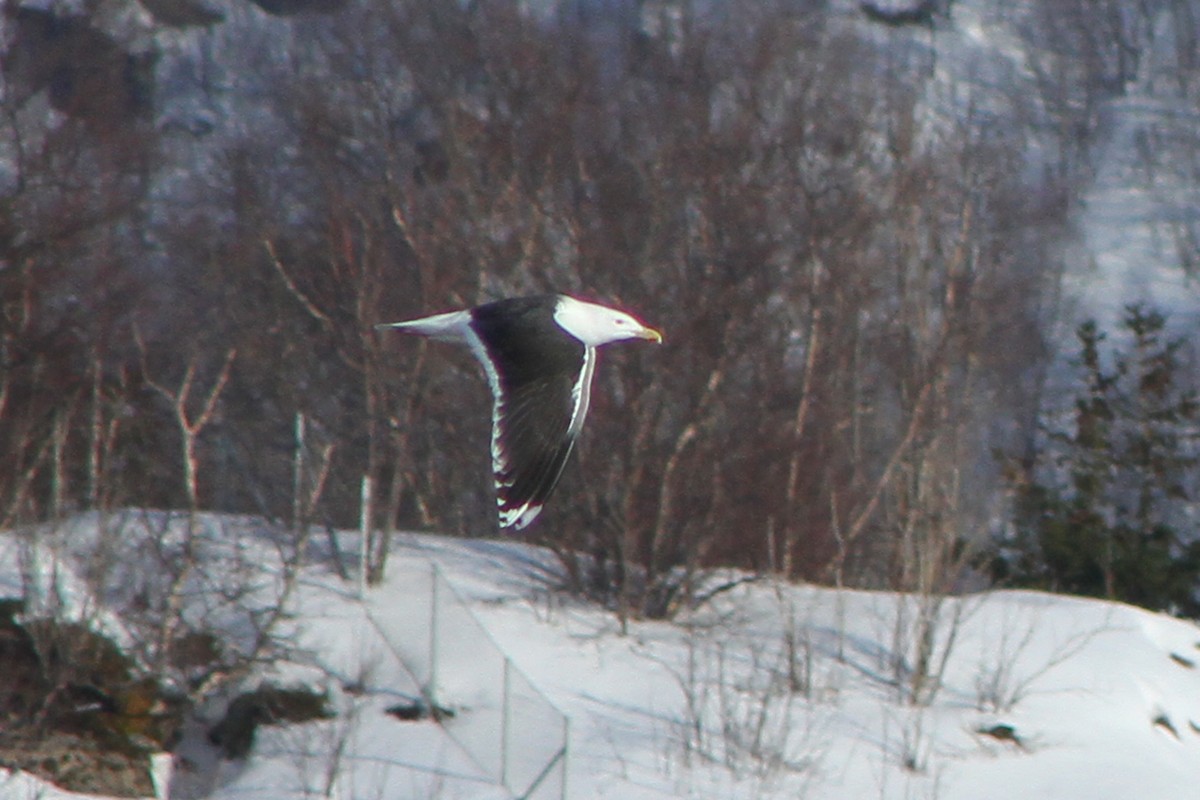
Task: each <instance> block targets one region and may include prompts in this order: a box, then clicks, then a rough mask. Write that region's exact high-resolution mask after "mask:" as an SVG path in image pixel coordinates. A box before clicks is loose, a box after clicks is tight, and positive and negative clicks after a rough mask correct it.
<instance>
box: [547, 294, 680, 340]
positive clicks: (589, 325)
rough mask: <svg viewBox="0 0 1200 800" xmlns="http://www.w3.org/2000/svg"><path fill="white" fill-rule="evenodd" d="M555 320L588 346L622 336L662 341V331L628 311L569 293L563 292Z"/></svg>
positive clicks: (624, 337) (619, 338)
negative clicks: (586, 300) (591, 301)
mask: <svg viewBox="0 0 1200 800" xmlns="http://www.w3.org/2000/svg"><path fill="white" fill-rule="evenodd" d="M554 321H555V322H557V323H558V325H559V327H561V328H562V329H563V330H565V331H566V332H567V333H569V334H571V335H572V336H574V337H575V338H576V339H578V340H579V341H581V342H583V343H584V344H585V345H587V346H588V347H599V346H600V345H602V344H608V343H609V342H619V341H621V340H622V339H649V340H650V341H652V342H662V334H661V333H659V332H658V331H656V330H654V329H653V328H648V327H646V326H645V325H643V324H642V323H641V322H638V321H637V320H636V319H634V318H633V317H632V316H630V315H629V314H626V313H625V312H624V311H617V310H616V309H615V308H608V307H607V306H601V305H597V304H595V303H586V302H584V301H583V300H576V299H575V298H574V297H568V296H567V295H565V294H564V295H559V298H558V306H557V307H556V308H555V309H554Z"/></svg>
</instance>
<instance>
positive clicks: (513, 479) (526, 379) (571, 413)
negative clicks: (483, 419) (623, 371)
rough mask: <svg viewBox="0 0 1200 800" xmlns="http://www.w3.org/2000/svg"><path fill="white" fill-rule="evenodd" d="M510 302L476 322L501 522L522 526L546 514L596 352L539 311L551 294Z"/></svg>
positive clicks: (579, 421)
mask: <svg viewBox="0 0 1200 800" xmlns="http://www.w3.org/2000/svg"><path fill="white" fill-rule="evenodd" d="M503 302H504V305H503V307H501V305H500V304H492V306H481V307H480V308H477V309H476V310H475V312H474V321H473V322H472V325H471V327H472V328H473V330H474V331H475V333H476V335H477V336H478V337H479V350H480V351H481V352H477V355H479V356H480V360H481V361H482V362H483V363H484V367H485V368H486V370H487V373H488V381H489V383H490V384H491V388H492V400H493V403H492V469H493V472H494V475H495V481H496V503H497V508H498V512H499V517H500V527H501V528H516V529H518V530H520V529H521V528H524V527H526V526H527V525H529V524H530V523H531V522H533V520H534V519H536V518H537V516H538V514H539V513H541V510H542V507H543V505H545V502H546V499H547V498H548V497H549V496H550V493H551V491H553V489H554V487H555V485H556V484H557V483H558V480H559V478H560V477H561V476H562V472H563V467H564V466H565V465H566V462H567V457H568V456H569V455H570V454H571V448H572V447H573V446H574V444H575V439H576V438H577V437H578V436H579V431H580V430H581V429H582V427H583V420H584V417H585V416H586V415H587V407H588V394H589V392H590V389H591V379H592V372H593V369H594V366H595V350H594V349H592V348H590V347H585V346H584V344H583V343H582V342H580V341H579V340H577V339H575V338H574V337H572V336H570V335H568V334H566V333H565V332H564V331H563V330H562V329H561V328H559V327H558V325H557V324H556V323H555V322H554V321H553V316H552V315H548V314H546V313H544V310H545V309H544V307H543V308H541V309H540V311H539V309H538V304H539V303H541V304H544V303H545V302H546V300H544V299H541V298H533V299H530V300H528V301H525V305H514V302H515V301H503ZM500 310H502V311H503V313H493V312H496V311H500Z"/></svg>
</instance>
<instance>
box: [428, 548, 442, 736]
mask: <svg viewBox="0 0 1200 800" xmlns="http://www.w3.org/2000/svg"><path fill="white" fill-rule="evenodd" d="M429 572H430V585H429V686H428V687H427V688H426V690H425V693H426V694H428V695H429V713H431V714H435V715H436V714H437V707H438V699H437V671H438V605H439V600H438V594H439V592H438V568H437V564H435V563H433V562H432V561H431V562H430V563H429Z"/></svg>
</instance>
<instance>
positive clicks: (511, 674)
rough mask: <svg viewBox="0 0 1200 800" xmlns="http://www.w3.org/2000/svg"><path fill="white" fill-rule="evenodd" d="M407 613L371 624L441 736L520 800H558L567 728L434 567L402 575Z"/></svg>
mask: <svg viewBox="0 0 1200 800" xmlns="http://www.w3.org/2000/svg"><path fill="white" fill-rule="evenodd" d="M400 579H401V580H404V581H406V582H408V586H409V587H410V588H411V592H409V593H408V594H409V596H410V597H417V598H422V599H423V600H424V602H420V603H414V605H413V608H412V609H411V610H410V613H406V614H395V613H393V614H388V615H387V616H386V617H383V616H378V615H372V623H373V624H374V625H375V627H376V628H377V629H378V630H379V632H380V634H381V635H382V636H383V638H384V639H385V640H386V641H387V642H388V646H389V647H390V648H391V650H392V651H393V653H395V655H396V657H397V658H399V659H400V660H401V662H402V663H403V664H404V666H405V668H406V669H407V670H408V671H409V672H410V673H411V674H412V675H413V677H414V678H415V679H416V681H417V683H418V685H419V686H420V687H421V691H422V694H423V695H424V697H423V700H424V702H425V703H427V704H428V706H429V708H430V710H431V712H432V714H433V716H434V718H435V719H437V720H438V721H439V722H440V723H441V725H442V727H443V728H444V729H445V730H446V732H447V734H448V735H449V736H450V737H451V738H453V739H454V741H455V742H456V743H457V744H458V745H459V746H460V747H462V748H463V750H464V751H465V752H466V753H467V754H468V755H469V756H470V757H471V758H472V759H473V760H474V761H475V762H476V764H477V765H478V766H479V767H480V768H481V769H482V770H484V772H486V773H487V774H488V775H491V776H493V777H494V778H495V780H496V782H497V783H499V784H500V785H502V786H504V787H505V788H506V789H508V790H509V791H511V792H512V793H513V795H514V796H515V797H517V798H521V799H522V800H524V799H525V798H528V799H529V800H565V798H566V793H567V741H568V723H567V718H566V716H565V715H564V714H563V713H562V712H561V711H559V710H558V709H557V708H556V707H555V706H554V705H553V704H552V703H551V702H550V700H549V699H548V698H546V696H545V695H543V694H542V693H541V692H540V691H538V689H537V688H536V687H535V686H534V685H533V683H532V682H531V681H530V680H529V679H528V678H527V677H526V676H525V675H524V674H523V673H522V672H521V671H520V670H519V669H518V668H517V666H516V665H515V664H513V662H512V659H510V658H509V657H508V656H506V655H505V654H504V652H503V651H502V650H501V649H500V647H499V646H498V645H497V644H496V642H495V641H494V640H493V639H492V638H491V636H490V635H489V634H488V632H487V631H486V630H485V629H484V627H483V626H482V625H481V624H480V622H479V620H478V619H476V618H475V615H474V614H472V613H471V610H470V608H469V607H468V606H467V604H466V602H465V601H464V600H463V599H462V597H461V596H460V595H459V594H458V593H457V592H456V591H455V590H454V588H453V587H452V586H451V585H450V583H449V582H448V581H447V580H446V577H445V575H443V574H442V572H441V570H440V569H439V568H438V567H437V565H436V564H428V565H425V566H424V567H421V566H419V565H413V566H410V567H407V568H405V569H404V570H403V575H402V576H400Z"/></svg>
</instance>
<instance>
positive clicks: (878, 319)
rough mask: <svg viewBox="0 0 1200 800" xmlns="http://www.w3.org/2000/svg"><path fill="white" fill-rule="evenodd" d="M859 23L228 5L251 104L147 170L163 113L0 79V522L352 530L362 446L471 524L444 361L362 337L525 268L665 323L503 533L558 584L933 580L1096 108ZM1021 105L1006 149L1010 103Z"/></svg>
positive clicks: (480, 490)
mask: <svg viewBox="0 0 1200 800" xmlns="http://www.w3.org/2000/svg"><path fill="white" fill-rule="evenodd" d="M864 24H868V23H865V22H863V21H862V20H858V19H854V20H850V19H847V18H844V17H838V16H836V15H834V14H832V13H831V12H828V11H827V10H825V9H823V7H821V6H820V5H817V4H813V5H811V6H810V5H808V4H804V3H799V4H797V3H783V2H781V3H750V2H746V3H730V4H724V5H721V6H719V7H717V8H713V9H707V8H706V9H704V10H703V11H701V10H699V9H698V8H697V7H695V6H692V5H690V4H687V3H682V4H669V3H666V4H651V3H644V4H631V5H629V6H627V7H626V6H621V7H619V8H616V9H614V10H611V11H608V12H605V13H599V12H597V11H595V10H594V9H591V8H590V7H589V6H587V5H586V4H581V5H578V6H575V5H570V4H565V5H564V6H562V7H561V8H560V9H559V10H558V11H557V12H555V13H548V14H545V15H542V16H530V15H529V14H526V13H524V12H522V11H521V10H520V8H519V7H518V4H513V3H480V4H465V5H464V4H456V3H444V2H439V1H438V0H412V2H400V3H388V4H383V5H380V4H373V3H366V2H364V3H359V4H349V5H348V6H347V7H346V8H345V9H343V10H341V11H339V12H337V13H336V14H330V15H327V16H323V15H322V16H315V17H313V18H311V19H308V20H307V21H306V20H303V19H298V20H295V21H293V22H291V23H289V25H288V27H287V29H286V32H282V31H280V30H278V29H277V30H276V33H277V34H278V35H277V36H276V34H268V33H266V32H264V31H248V30H246V29H242V30H241V32H240V33H239V34H236V35H231V39H232V40H233V44H228V43H227V46H228V48H229V49H227V50H225V51H222V52H223V53H225V54H226V55H228V54H230V53H238V54H239V55H238V56H237V59H236V61H231V62H230V63H225V64H217V65H215V66H213V70H214V71H220V72H221V75H222V79H221V80H220V81H216V82H217V83H222V81H223V82H224V84H229V85H234V86H240V87H242V88H246V89H253V90H254V91H253V97H254V98H255V100H254V102H253V104H248V105H245V106H243V108H246V109H248V112H247V113H249V110H250V109H252V112H253V119H252V120H251V119H249V118H247V119H246V120H244V121H243V122H244V124H243V125H241V127H240V129H242V130H245V131H246V133H245V135H242V136H237V135H233V134H232V133H229V132H226V133H224V134H222V137H221V138H220V146H219V147H211V146H209V147H207V149H205V150H204V153H205V155H204V157H203V158H200V157H199V155H197V156H195V159H194V161H192V162H190V163H191V165H192V166H193V167H195V168H196V169H195V170H194V171H193V173H192V174H191V175H188V176H185V177H182V178H181V177H178V175H177V174H176V173H172V175H171V181H170V183H171V189H170V191H168V190H167V189H165V188H164V186H165V185H166V184H167V183H168V175H167V172H166V167H165V166H160V165H161V164H166V163H174V164H175V166H176V167H178V162H177V161H176V162H171V159H178V158H180V157H181V156H180V154H181V153H183V154H185V155H184V157H185V158H186V153H187V152H188V148H187V140H186V139H183V140H181V139H180V138H179V136H180V134H179V133H178V132H175V133H171V132H164V131H163V130H162V128H155V127H153V126H147V125H141V124H140V123H138V124H129V125H119V126H115V127H114V129H113V130H112V131H110V132H107V133H105V134H104V135H100V134H98V133H97V131H96V128H97V125H98V124H99V123H98V122H97V121H96V120H95V119H94V118H89V117H87V116H86V115H83V114H79V115H71V114H67V115H66V116H64V117H63V119H62V120H61V121H60V123H58V124H57V127H54V128H52V129H42V130H40V131H36V132H35V131H31V130H29V122H28V119H29V116H30V114H28V113H25V110H26V109H27V108H29V107H30V104H36V103H37V102H39V100H38V97H39V95H38V94H37V92H36V91H31V92H30V93H29V95H28V97H25V98H21V97H20V96H19V95H18V94H17V93H15V92H11V91H10V92H9V93H7V94H6V101H5V113H6V116H5V118H4V119H5V126H6V127H5V132H6V133H5V135H6V146H7V148H8V150H9V151H10V152H14V153H16V156H17V158H16V163H17V165H18V166H17V172H16V173H15V176H9V178H8V179H6V180H7V182H6V184H5V187H4V191H5V202H4V206H3V214H2V215H0V225H3V226H4V229H5V237H4V248H5V252H4V253H3V254H2V257H3V259H4V265H5V268H4V270H3V272H2V273H0V293H2V295H3V302H4V309H5V313H4V317H3V328H2V329H0V348H2V355H3V372H2V374H0V380H2V382H3V383H2V385H0V420H3V425H0V449H2V450H3V459H2V461H0V463H3V464H4V466H3V467H2V468H0V503H3V505H2V506H0V514H2V517H0V521H3V523H4V524H14V523H19V522H22V521H28V520H32V519H43V518H48V517H52V516H54V515H58V514H62V513H66V512H68V511H70V510H72V509H77V508H113V507H118V506H123V505H148V506H162V507H195V508H214V509H224V510H238V511H248V512H253V513H259V514H264V515H267V516H270V517H274V518H278V519H282V520H293V521H295V520H300V519H303V520H305V521H312V522H315V523H318V524H327V525H337V526H354V525H356V524H357V516H358V513H359V503H360V491H359V482H360V478H361V476H363V475H367V476H370V477H371V478H372V482H373V485H374V487H375V490H374V493H373V497H374V502H373V514H374V515H375V519H374V522H375V524H376V525H377V526H378V527H380V528H381V529H385V530H386V529H387V528H388V527H389V526H392V525H396V526H399V527H416V528H436V529H439V530H445V531H451V532H455V533H461V534H469V535H481V534H488V533H491V532H492V531H493V530H494V522H493V519H494V502H493V500H492V498H491V496H490V494H489V486H490V481H489V480H488V477H487V476H488V464H487V447H486V442H487V436H488V434H487V425H488V415H487V413H486V408H487V402H488V401H487V397H486V387H485V384H484V383H483V381H482V379H481V378H480V376H479V375H478V370H477V368H476V366H475V365H474V363H473V362H472V361H471V359H470V357H469V355H468V354H466V353H460V352H455V351H453V350H451V349H449V348H443V347H438V346H436V345H426V344H417V343H413V342H411V341H398V340H397V338H398V337H394V338H393V337H381V336H379V335H378V334H377V333H376V332H375V331H374V329H373V325H374V324H375V323H376V322H380V321H388V320H395V319H402V318H406V317H410V316H416V315H420V314H424V313H430V312H433V311H437V310H444V309H448V308H452V307H458V306H464V305H469V304H473V303H477V302H481V301H485V300H488V299H493V298H495V297H499V296H503V295H510V294H519V293H526V292H536V291H546V290H559V291H565V292H573V293H580V294H582V295H584V296H586V297H590V298H595V299H599V300H602V301H607V302H611V303H614V304H618V305H623V306H625V307H628V308H630V309H631V310H633V311H635V312H637V313H638V314H639V315H641V316H642V317H644V318H645V319H647V320H648V321H649V322H650V323H652V324H654V325H655V326H657V327H660V328H662V329H663V330H665V332H666V336H667V344H666V345H665V346H664V347H662V348H656V349H653V350H635V349H626V350H613V351H611V352H605V353H604V354H603V356H602V357H603V359H604V360H605V361H606V362H608V363H606V364H605V368H604V369H602V370H601V371H600V372H599V375H598V380H597V384H596V386H595V387H594V398H593V406H592V411H591V418H590V419H589V424H588V426H587V429H586V433H585V436H584V439H583V441H582V442H581V444H580V447H579V449H578V452H577V456H576V459H575V462H574V465H573V466H571V467H570V468H569V469H568V472H567V475H566V477H565V479H564V481H563V485H562V486H561V487H560V489H559V490H558V492H557V494H556V496H555V497H554V499H553V502H552V503H551V506H550V507H549V509H548V510H547V512H546V514H545V515H544V517H543V520H542V521H541V522H540V524H539V526H538V528H535V529H534V531H533V535H534V536H535V538H538V539H540V540H542V541H544V542H546V543H547V544H549V545H551V546H552V547H554V548H556V549H558V550H559V551H560V553H561V554H562V557H563V559H564V563H565V564H567V566H568V567H569V571H570V573H571V575H572V579H573V581H574V583H575V586H576V588H579V589H581V590H587V591H592V592H594V593H596V594H598V595H600V596H602V597H604V598H605V599H606V600H608V601H610V602H614V603H617V604H620V605H621V607H623V608H627V609H630V610H632V611H634V612H636V613H667V612H668V611H669V610H670V608H671V607H672V605H673V604H674V603H675V602H677V601H678V600H679V599H680V596H681V595H680V592H681V590H683V591H684V592H686V590H687V588H688V584H687V581H686V576H687V575H689V574H690V573H691V572H692V571H693V570H695V569H697V568H701V567H706V566H711V565H717V564H737V565H740V566H746V567H750V568H753V569H760V570H775V571H778V572H781V573H784V574H787V575H790V576H794V577H803V578H809V579H816V580H824V581H836V582H839V583H846V584H856V585H870V586H895V587H899V588H905V589H920V590H925V591H941V590H944V589H948V588H950V587H951V586H952V584H953V581H954V580H955V579H956V577H957V575H958V574H959V572H960V570H961V567H962V566H963V565H964V564H965V563H967V559H966V557H965V555H964V536H965V535H966V534H968V533H969V532H971V531H973V530H979V529H981V528H982V527H983V526H984V524H985V522H986V521H987V520H988V519H989V518H990V517H991V515H993V514H994V512H995V508H996V503H997V497H998V496H999V492H998V489H997V483H998V482H997V480H996V465H995V463H994V462H993V460H992V458H991V456H990V453H991V452H992V450H993V449H994V448H995V447H997V446H999V445H1003V446H1006V447H1007V446H1009V445H1011V444H1012V441H1013V440H1017V441H1019V440H1021V438H1022V436H1023V434H1024V432H1026V431H1029V430H1030V429H1031V426H1032V421H1033V420H1034V419H1035V418H1036V416H1037V413H1038V408H1039V399H1038V390H1039V386H1040V382H1041V380H1042V378H1043V377H1044V372H1045V365H1046V364H1047V359H1048V358H1049V356H1050V355H1051V353H1050V350H1049V349H1048V348H1047V347H1046V345H1045V343H1044V342H1043V335H1044V331H1046V330H1047V329H1048V324H1049V322H1050V321H1051V318H1052V315H1053V314H1054V313H1055V309H1054V307H1053V303H1052V301H1050V300H1048V299H1047V298H1052V297H1053V296H1054V295H1055V291H1056V290H1055V286H1056V281H1057V276H1058V272H1059V270H1060V267H1061V256H1059V255H1058V252H1059V243H1060V241H1061V237H1062V235H1063V233H1064V226H1065V223H1066V220H1067V214H1068V212H1069V210H1070V208H1069V197H1070V196H1071V192H1072V190H1073V188H1074V185H1073V181H1074V180H1076V179H1077V177H1078V175H1077V174H1076V173H1075V172H1074V171H1073V170H1074V166H1073V165H1074V163H1075V162H1074V161H1073V160H1072V158H1068V157H1067V156H1066V155H1064V154H1067V153H1075V152H1077V151H1078V150H1079V149H1080V148H1081V147H1082V146H1083V142H1085V141H1086V139H1085V138H1081V137H1086V134H1087V133H1088V131H1089V124H1090V123H1089V122H1088V119H1089V118H1088V116H1087V115H1088V114H1090V113H1092V111H1093V109H1092V108H1090V107H1085V106H1081V105H1080V104H1079V103H1077V102H1075V100H1074V98H1075V97H1076V94H1075V93H1076V92H1077V88H1076V84H1075V83H1074V81H1075V80H1076V78H1075V75H1074V73H1073V72H1071V71H1070V70H1066V69H1057V67H1058V66H1060V63H1059V62H1054V63H1050V59H1049V58H1047V63H1046V69H1045V70H1043V71H1041V72H1039V80H1040V81H1042V84H1041V85H1040V86H1039V89H1040V92H1041V94H1040V95H1038V96H1033V95H1026V94H1022V93H1020V92H1015V91H1014V92H1012V93H1010V94H1007V95H1004V94H999V93H987V92H985V91H984V90H983V89H982V88H977V89H975V90H974V91H975V92H977V93H978V97H976V98H974V99H971V100H968V101H966V102H964V103H962V104H961V105H960V106H958V107H957V109H956V113H954V114H952V115H946V114H944V113H935V111H937V110H938V109H936V108H931V107H930V105H929V103H928V102H927V94H928V91H929V88H930V81H932V80H934V76H932V75H930V74H929V72H928V70H927V68H926V66H927V65H926V62H925V61H924V60H923V59H921V58H919V57H912V58H909V57H908V56H907V55H905V54H913V53H917V52H918V51H919V46H920V43H921V42H922V41H924V40H923V39H920V38H919V37H920V36H921V35H923V34H922V33H921V32H920V31H916V32H914V33H913V34H912V36H914V37H916V38H913V39H912V40H911V42H910V45H905V44H904V42H903V41H899V42H897V41H892V40H889V41H886V42H881V41H879V40H878V39H875V38H872V37H871V36H866V35H863V28H862V27H861V26H862V25H864ZM1139 30H1140V29H1139ZM1125 32H1126V30H1125V28H1122V29H1121V33H1122V35H1124V33H1125ZM1135 33H1136V31H1135ZM895 35H896V36H906V35H909V34H907V33H906V32H904V31H899V32H896V34H895ZM238 37H241V38H238ZM1121 52H1123V51H1122V50H1120V48H1118V49H1117V50H1115V51H1114V57H1118V56H1119V54H1120V53H1121ZM898 53H899V54H900V55H897V54H898ZM1066 58H1067V56H1066V55H1064V56H1063V59H1064V61H1063V62H1062V63H1066V60H1065V59H1066ZM1070 64H1071V65H1072V67H1073V68H1074V67H1075V66H1077V65H1076V62H1074V61H1071V62H1070ZM1106 64H1107V62H1106ZM1079 69H1081V70H1085V71H1086V69H1087V65H1086V64H1085V65H1083V66H1079ZM9 82H10V83H11V84H13V85H14V86H15V79H14V78H12V77H11V75H10V76H9ZM214 91H215V90H214ZM1048 98H1049V99H1053V100H1055V102H1054V103H1050V102H1049V100H1048ZM1035 101H1037V102H1035ZM1046 109H1051V111H1047V110H1046ZM941 111H944V109H941ZM1051 112H1053V113H1054V114H1056V115H1057V116H1056V117H1055V119H1056V120H1057V127H1055V126H1050V127H1052V128H1053V129H1054V130H1055V131H1057V133H1058V135H1059V137H1060V138H1057V139H1053V141H1054V142H1055V143H1056V146H1057V149H1058V151H1059V153H1058V155H1059V160H1058V161H1057V162H1056V163H1055V164H1053V165H1052V167H1053V168H1048V169H1046V170H1045V171H1044V172H1039V171H1038V170H1037V169H1031V168H1030V166H1031V165H1030V164H1029V162H1028V160H1027V159H1028V157H1029V156H1028V153H1027V152H1026V148H1025V137H1026V136H1027V134H1028V129H1027V128H1023V127H1021V126H1020V125H1018V124H1017V122H1018V121H1023V122H1028V123H1029V124H1030V125H1033V126H1035V127H1038V128H1040V129H1044V128H1045V127H1047V123H1048V115H1049V114H1050V113H1051ZM233 129H234V126H230V130H233ZM1042 132H1043V134H1045V130H1043V131H1042ZM34 133H36V136H35V135H33V134H34ZM171 137H174V138H171ZM163 197H167V198H168V199H169V202H163ZM298 419H299V420H302V423H300V425H302V427H303V430H304V431H305V436H304V438H303V440H302V443H299V444H298V442H300V441H301V440H299V439H298V437H297V435H296V432H297V430H298V422H297V420H298ZM298 464H302V465H303V470H302V472H303V474H300V472H298V468H297V465H298ZM375 545H376V547H378V548H381V549H380V551H379V552H378V553H377V563H378V564H381V563H382V560H383V558H384V557H385V556H386V552H385V551H384V550H382V548H384V547H385V546H386V537H382V538H380V539H379V540H378V541H377V542H376V543H375ZM681 575H682V576H684V579H683V580H681V577H680V576H681Z"/></svg>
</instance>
